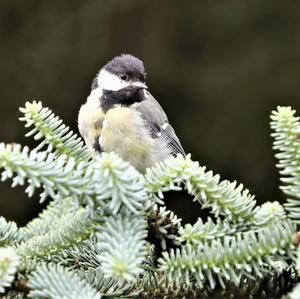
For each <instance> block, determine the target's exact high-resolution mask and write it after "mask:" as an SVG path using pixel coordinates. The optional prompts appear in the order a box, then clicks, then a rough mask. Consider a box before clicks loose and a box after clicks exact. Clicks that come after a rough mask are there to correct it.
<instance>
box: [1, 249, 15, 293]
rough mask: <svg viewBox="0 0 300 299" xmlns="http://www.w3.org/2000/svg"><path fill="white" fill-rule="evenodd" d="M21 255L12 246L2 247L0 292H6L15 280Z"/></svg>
mask: <svg viewBox="0 0 300 299" xmlns="http://www.w3.org/2000/svg"><path fill="white" fill-rule="evenodd" d="M18 265H19V257H18V255H17V253H16V251H15V250H14V249H13V248H12V247H2V248H0V293H4V292H5V289H4V288H6V287H9V286H10V285H11V283H12V281H13V280H14V276H15V273H16V271H17V267H18Z"/></svg>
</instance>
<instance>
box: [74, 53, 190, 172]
mask: <svg viewBox="0 0 300 299" xmlns="http://www.w3.org/2000/svg"><path fill="white" fill-rule="evenodd" d="M145 80H146V71H145V67H144V64H143V62H142V61H141V60H140V59H138V58H137V57H135V56H133V55H131V54H121V55H119V56H116V57H114V58H113V59H112V60H110V61H108V62H107V63H106V64H105V65H104V66H103V67H102V68H101V69H100V71H99V72H98V73H97V74H96V77H95V78H94V80H93V82H92V86H91V92H90V95H89V96H88V97H87V100H86V103H85V104H83V105H82V106H81V107H80V110H79V114H78V129H79V132H80V135H81V136H82V137H83V139H84V141H85V143H86V145H87V147H89V148H91V149H93V150H95V151H96V152H99V153H101V152H115V153H116V154H117V155H119V156H120V157H121V158H122V159H123V160H124V161H127V162H129V163H130V164H131V165H133V166H134V167H135V168H136V169H137V170H138V171H139V172H142V173H144V172H145V171H146V169H147V168H148V167H151V166H153V165H154V164H155V163H157V162H161V161H164V160H165V159H167V158H169V157H172V156H177V155H178V154H180V155H182V156H185V152H184V150H183V148H182V146H181V143H180V141H179V139H178V137H177V136H176V134H175V131H174V129H173V127H172V126H171V125H170V123H169V121H168V118H167V115H166V113H165V112H164V110H163V108H162V107H161V105H160V104H159V103H158V101H157V100H155V98H154V97H153V96H152V95H151V93H150V92H149V91H148V87H147V85H146V83H145Z"/></svg>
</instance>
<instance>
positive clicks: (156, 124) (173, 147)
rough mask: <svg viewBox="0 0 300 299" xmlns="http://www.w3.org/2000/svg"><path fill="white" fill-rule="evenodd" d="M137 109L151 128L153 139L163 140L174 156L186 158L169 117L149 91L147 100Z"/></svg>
mask: <svg viewBox="0 0 300 299" xmlns="http://www.w3.org/2000/svg"><path fill="white" fill-rule="evenodd" d="M136 109H137V110H138V111H139V112H140V113H141V116H142V118H143V119H144V120H145V121H146V123H147V125H148V126H149V130H150V132H151V135H152V137H153V138H159V139H161V140H162V141H163V142H164V144H165V146H166V147H168V148H169V149H170V151H171V154H172V155H174V156H176V155H177V154H182V155H183V156H185V152H184V150H183V148H182V146H181V143H180V141H179V139H178V137H177V136H176V133H175V131H174V129H173V128H172V126H171V125H170V124H169V121H168V118H167V115H166V114H165V112H164V110H163V109H162V107H161V106H160V104H159V103H158V102H157V101H156V100H155V98H154V97H153V96H152V95H151V94H150V93H149V92H148V91H146V99H145V100H144V101H142V102H141V103H139V105H137V107H136Z"/></svg>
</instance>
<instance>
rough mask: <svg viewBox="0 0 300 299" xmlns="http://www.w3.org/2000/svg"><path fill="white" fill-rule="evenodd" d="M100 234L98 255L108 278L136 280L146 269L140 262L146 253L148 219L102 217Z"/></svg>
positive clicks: (98, 236)
mask: <svg viewBox="0 0 300 299" xmlns="http://www.w3.org/2000/svg"><path fill="white" fill-rule="evenodd" d="M103 223H104V224H103V225H102V226H100V227H99V232H98V233H97V238H98V240H99V250H100V251H101V252H102V253H101V255H100V257H99V259H100V262H101V265H102V270H103V273H104V275H105V277H107V278H111V277H112V278H115V279H117V280H118V282H119V283H120V284H123V283H124V281H135V280H136V279H137V276H138V274H140V273H142V272H143V269H142V268H141V264H142V262H143V261H144V259H145V256H146V253H147V252H146V248H145V240H144V239H145V237H146V235H147V232H146V221H145V220H144V219H143V218H141V217H128V216H127V217H126V216H121V215H118V216H110V217H106V218H104V219H103Z"/></svg>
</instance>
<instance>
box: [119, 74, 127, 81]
mask: <svg viewBox="0 0 300 299" xmlns="http://www.w3.org/2000/svg"><path fill="white" fill-rule="evenodd" d="M120 78H121V80H124V81H126V80H127V79H128V76H127V75H126V74H123V75H121V76H120Z"/></svg>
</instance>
